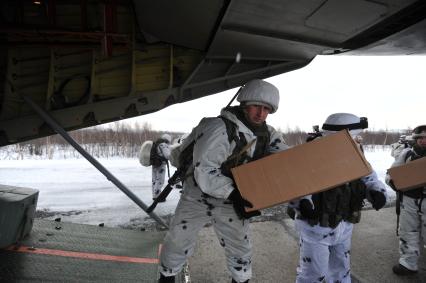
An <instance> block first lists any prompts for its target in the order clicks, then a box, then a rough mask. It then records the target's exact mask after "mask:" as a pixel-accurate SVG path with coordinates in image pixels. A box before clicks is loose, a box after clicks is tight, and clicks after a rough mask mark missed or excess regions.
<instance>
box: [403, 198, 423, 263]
mask: <svg viewBox="0 0 426 283" xmlns="http://www.w3.org/2000/svg"><path fill="white" fill-rule="evenodd" d="M419 205H420V199H414V198H411V197H408V196H406V195H404V196H403V198H402V203H401V214H400V218H399V263H400V264H401V265H403V266H405V267H406V268H408V269H410V270H417V269H418V267H417V262H418V259H419V257H420V250H421V249H422V244H421V243H422V241H423V243H426V241H425V238H424V237H425V235H426V216H425V214H426V199H424V200H423V202H422V204H421V205H422V206H421V210H420V211H419Z"/></svg>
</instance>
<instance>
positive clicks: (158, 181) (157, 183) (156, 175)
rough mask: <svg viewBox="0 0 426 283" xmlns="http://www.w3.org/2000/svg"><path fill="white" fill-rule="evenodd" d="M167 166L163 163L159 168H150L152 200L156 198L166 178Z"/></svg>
mask: <svg viewBox="0 0 426 283" xmlns="http://www.w3.org/2000/svg"><path fill="white" fill-rule="evenodd" d="M166 167H167V165H166V164H165V163H164V164H163V165H160V166H152V198H153V199H154V198H156V197H157V196H158V195H159V194H160V193H161V189H162V188H163V185H164V179H165V177H166V170H167V168H166Z"/></svg>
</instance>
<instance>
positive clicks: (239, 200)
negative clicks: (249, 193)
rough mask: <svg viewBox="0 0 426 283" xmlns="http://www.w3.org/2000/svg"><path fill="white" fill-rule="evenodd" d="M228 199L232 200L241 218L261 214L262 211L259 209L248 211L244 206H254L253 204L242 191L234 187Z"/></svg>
mask: <svg viewBox="0 0 426 283" xmlns="http://www.w3.org/2000/svg"><path fill="white" fill-rule="evenodd" d="M228 199H229V200H231V201H232V205H233V206H234V210H235V212H236V213H237V215H238V218H240V219H249V218H251V217H254V216H259V215H260V214H261V213H260V211H259V210H253V211H250V212H247V211H246V210H245V209H244V207H249V208H251V207H253V204H252V203H251V202H249V201H248V200H246V199H243V197H242V196H241V194H240V191H239V190H237V189H234V190H233V191H232V192H231V194H230V195H229V196H228Z"/></svg>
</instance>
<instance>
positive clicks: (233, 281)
mask: <svg viewBox="0 0 426 283" xmlns="http://www.w3.org/2000/svg"><path fill="white" fill-rule="evenodd" d="M248 282H249V279H247V280H246V281H244V282H241V283H248ZM231 283H238V282H237V281H235V280H234V278H232V281H231Z"/></svg>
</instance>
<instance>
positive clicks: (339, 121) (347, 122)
mask: <svg viewBox="0 0 426 283" xmlns="http://www.w3.org/2000/svg"><path fill="white" fill-rule="evenodd" d="M366 128H368V121H367V118H365V117H358V116H356V115H354V114H350V113H335V114H331V115H330V116H328V117H327V119H326V120H325V122H324V124H323V125H322V130H323V132H324V133H325V134H332V133H335V132H338V131H341V130H344V129H347V130H348V131H349V133H350V134H351V136H353V137H356V136H357V135H359V134H360V133H361V132H362V130H363V129H366Z"/></svg>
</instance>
